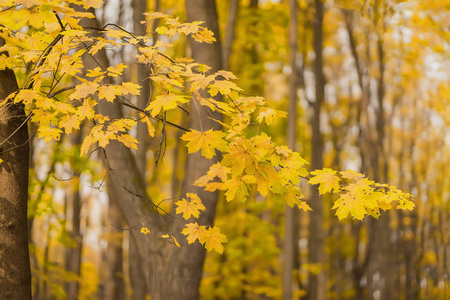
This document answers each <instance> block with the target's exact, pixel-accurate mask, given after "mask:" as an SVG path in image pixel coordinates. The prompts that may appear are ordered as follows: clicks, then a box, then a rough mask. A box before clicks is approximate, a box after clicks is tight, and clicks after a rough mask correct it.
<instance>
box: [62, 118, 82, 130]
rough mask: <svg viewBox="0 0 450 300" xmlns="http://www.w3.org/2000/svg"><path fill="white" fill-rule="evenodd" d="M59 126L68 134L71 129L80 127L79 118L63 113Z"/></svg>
mask: <svg viewBox="0 0 450 300" xmlns="http://www.w3.org/2000/svg"><path fill="white" fill-rule="evenodd" d="M59 126H60V127H62V128H64V132H65V133H66V134H69V133H71V132H72V129H75V130H77V129H80V119H79V118H78V116H77V115H65V116H64V117H62V119H61V122H60V123H59Z"/></svg>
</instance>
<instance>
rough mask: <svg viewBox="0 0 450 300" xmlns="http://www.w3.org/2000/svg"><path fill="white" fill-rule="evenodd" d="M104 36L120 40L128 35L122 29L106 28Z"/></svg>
mask: <svg viewBox="0 0 450 300" xmlns="http://www.w3.org/2000/svg"><path fill="white" fill-rule="evenodd" d="M106 36H107V37H110V38H115V39H119V40H120V39H121V38H123V37H125V36H128V33H126V32H125V31H124V30H118V29H111V28H107V29H106Z"/></svg>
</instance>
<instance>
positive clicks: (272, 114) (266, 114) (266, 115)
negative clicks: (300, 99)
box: [256, 107, 286, 125]
mask: <svg viewBox="0 0 450 300" xmlns="http://www.w3.org/2000/svg"><path fill="white" fill-rule="evenodd" d="M285 116H286V113H285V112H284V111H280V110H276V109H273V108H268V107H261V108H260V110H259V114H258V117H256V120H257V121H258V122H259V123H262V122H263V120H264V122H265V123H266V124H267V125H270V124H272V122H273V121H275V120H276V119H277V118H284V117H285Z"/></svg>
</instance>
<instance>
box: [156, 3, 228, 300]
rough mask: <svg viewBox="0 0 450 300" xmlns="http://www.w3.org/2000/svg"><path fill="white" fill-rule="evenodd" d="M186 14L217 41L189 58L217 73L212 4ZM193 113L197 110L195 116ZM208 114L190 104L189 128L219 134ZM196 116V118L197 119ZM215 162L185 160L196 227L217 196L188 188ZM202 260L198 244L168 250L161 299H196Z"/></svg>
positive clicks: (191, 6) (207, 217) (207, 218)
mask: <svg viewBox="0 0 450 300" xmlns="http://www.w3.org/2000/svg"><path fill="white" fill-rule="evenodd" d="M186 14H187V21H188V22H192V21H194V20H199V21H205V23H204V25H205V26H206V27H207V28H208V29H209V30H211V31H212V32H213V33H214V37H215V38H216V40H217V41H216V42H214V43H212V44H205V43H202V44H200V43H198V42H195V41H192V40H191V43H190V45H191V49H192V58H193V59H195V61H196V62H199V63H202V64H207V65H208V66H210V67H211V72H215V71H218V70H220V69H221V68H222V55H221V44H220V38H219V27H218V23H217V12H216V5H215V1H210V0H202V1H199V0H196V1H194V0H187V1H186ZM193 101H195V100H193ZM197 109H200V111H199V112H198V113H197ZM211 114H212V115H213V116H214V118H216V119H219V120H220V119H221V116H220V115H219V114H217V113H212V112H210V111H208V110H207V109H206V108H205V107H199V106H198V105H195V104H192V105H191V112H190V115H191V120H190V128H193V129H196V130H200V128H203V130H204V131H206V130H209V129H210V128H214V130H220V128H221V127H220V126H219V125H218V124H217V123H216V122H214V121H212V120H210V119H209V116H210V115H211ZM198 115H200V117H197V116H198ZM200 124H201V125H200ZM217 161H218V158H217V157H214V158H212V159H210V160H208V159H206V158H204V157H202V156H201V155H200V153H195V154H190V155H189V156H188V158H187V162H186V176H185V179H184V182H183V193H188V192H192V193H197V194H198V196H199V197H200V199H202V202H203V203H204V205H205V207H206V211H205V212H202V214H200V218H199V220H198V223H199V224H200V225H209V226H211V225H212V224H213V221H214V217H215V211H216V203H217V195H218V194H217V192H215V193H211V192H206V191H204V190H203V189H202V188H198V187H194V186H193V185H192V184H193V182H194V181H195V180H196V179H197V178H199V177H200V176H203V175H205V174H206V172H207V171H208V170H209V167H210V166H211V165H212V164H214V163H216V162H217ZM181 226H183V224H179V227H178V228H176V230H175V232H180V231H181V228H182V227H181ZM204 259H205V249H204V248H203V247H202V246H201V245H200V244H198V243H194V244H192V245H187V242H186V240H185V239H183V240H182V247H181V248H172V249H171V254H170V258H169V260H168V266H167V273H166V278H165V280H164V281H165V283H166V284H168V285H170V287H167V288H166V291H165V293H164V294H163V295H161V299H198V298H199V286H200V280H201V275H202V268H203V262H204Z"/></svg>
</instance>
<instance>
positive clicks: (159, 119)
mask: <svg viewBox="0 0 450 300" xmlns="http://www.w3.org/2000/svg"><path fill="white" fill-rule="evenodd" d="M118 102H119V103H120V104H122V105H125V106H126V107H129V108H131V109H134V110H137V111H139V112H142V113H144V114H145V115H146V116H147V117H149V118H151V119H153V120H156V121H158V122H161V123H163V122H165V123H167V124H169V125H170V126H173V127H175V128H178V129H181V130H183V131H185V132H189V129H186V128H184V127H182V126H180V125H177V124H175V123H172V122H170V121H167V120H165V121H164V120H163V118H161V117H160V116H155V117H153V116H151V115H150V114H149V112H148V111H145V110H143V109H141V108H139V107H137V106H135V105H133V104H131V103H127V102H123V101H118Z"/></svg>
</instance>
